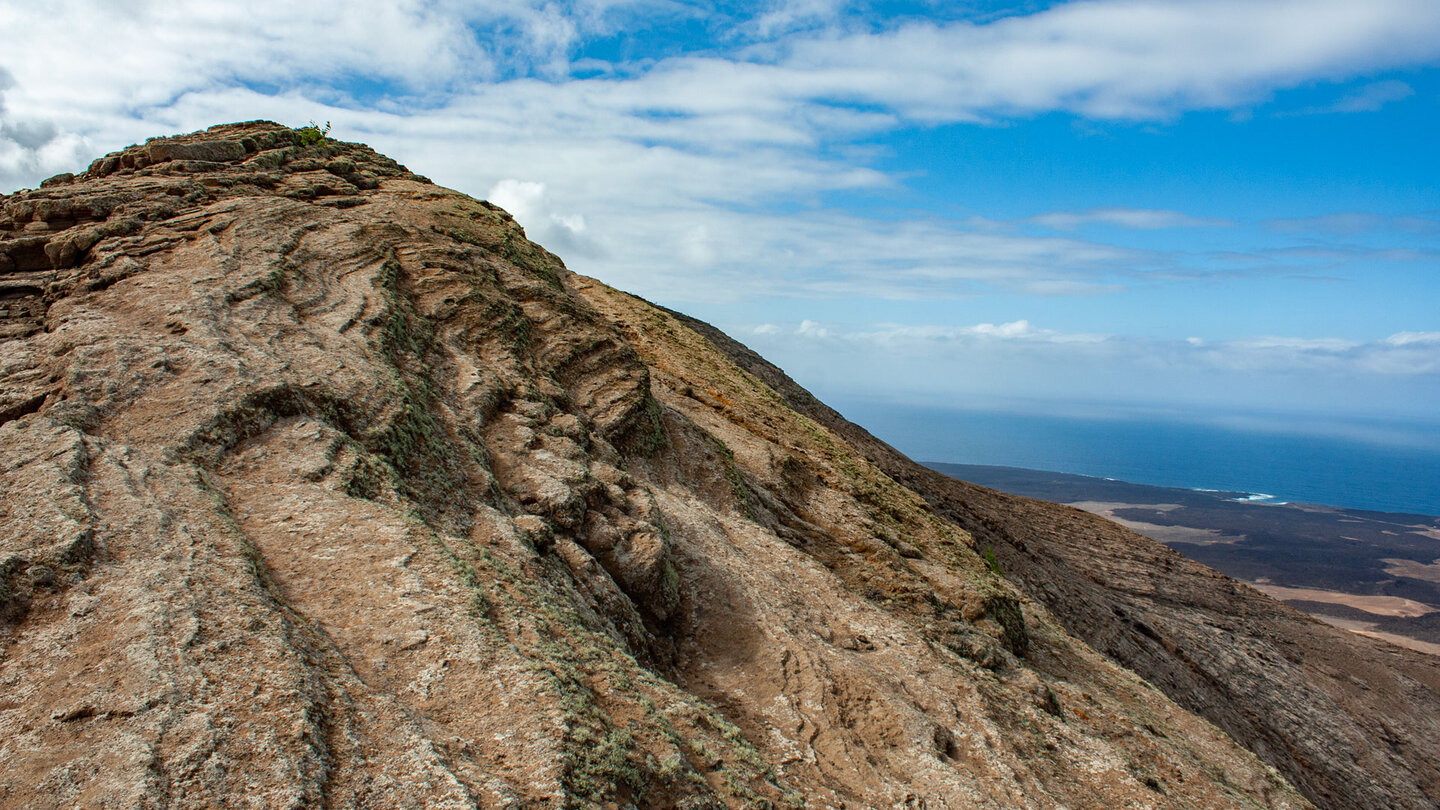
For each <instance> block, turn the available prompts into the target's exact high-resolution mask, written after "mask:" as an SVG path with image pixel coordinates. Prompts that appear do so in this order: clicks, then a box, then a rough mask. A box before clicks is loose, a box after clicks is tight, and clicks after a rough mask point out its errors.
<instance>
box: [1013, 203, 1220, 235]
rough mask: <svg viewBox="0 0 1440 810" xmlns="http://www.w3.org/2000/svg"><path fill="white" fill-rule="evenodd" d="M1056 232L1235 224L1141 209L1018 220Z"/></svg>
mask: <svg viewBox="0 0 1440 810" xmlns="http://www.w3.org/2000/svg"><path fill="white" fill-rule="evenodd" d="M1022 221H1024V222H1029V223H1033V224H1035V225H1043V226H1045V227H1047V228H1054V229H1055V230H1060V231H1073V230H1076V229H1078V228H1081V227H1084V226H1086V225H1114V226H1116V227H1120V228H1133V229H1136V230H1147V231H1148V230H1160V229H1163V228H1223V227H1228V226H1231V225H1234V224H1235V223H1233V222H1231V221H1229V220H1226V219H1214V218H1209V217H1194V216H1190V215H1189V214H1182V213H1181V212H1179V211H1163V210H1155V209H1142V208H1092V209H1090V210H1088V211H1052V212H1050V213H1048V214H1037V215H1035V216H1033V217H1027V218H1026V219H1024V220H1022Z"/></svg>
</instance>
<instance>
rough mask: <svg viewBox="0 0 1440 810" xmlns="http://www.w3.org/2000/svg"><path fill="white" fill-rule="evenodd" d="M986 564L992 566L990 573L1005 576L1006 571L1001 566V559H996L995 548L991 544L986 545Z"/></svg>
mask: <svg viewBox="0 0 1440 810" xmlns="http://www.w3.org/2000/svg"><path fill="white" fill-rule="evenodd" d="M985 564H986V565H988V566H990V573H992V574H994V575H996V576H999V577H1003V576H1005V572H1004V571H1003V570H1001V568H1000V561H999V560H997V559H995V549H994V548H993V547H991V546H986V547H985Z"/></svg>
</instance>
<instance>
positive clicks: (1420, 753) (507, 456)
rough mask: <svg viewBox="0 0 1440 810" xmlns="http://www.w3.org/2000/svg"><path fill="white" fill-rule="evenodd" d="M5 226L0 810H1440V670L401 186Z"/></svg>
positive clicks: (105, 173) (325, 142) (305, 174)
mask: <svg viewBox="0 0 1440 810" xmlns="http://www.w3.org/2000/svg"><path fill="white" fill-rule="evenodd" d="M0 204H3V214H0V359H3V363H0V762H3V763H4V767H3V768H0V808H22V807H23V808H62V807H63V808H70V807H77V806H80V807H137V808H138V807H156V808H158V807H167V808H191V807H196V808H198V807H215V806H235V807H266V808H282V807H283V808H308V807H327V808H330V807H334V808H360V807H367V808H390V807H455V808H467V807H487V808H488V807H517V808H519V807H536V808H539V807H616V808H619V807H646V808H649V807H656V808H659V807H691V808H700V807H707V808H708V807H837V808H838V807H849V808H862V807H884V808H889V807H906V808H932V809H933V808H946V807H949V808H959V807H966V808H970V807H976V808H1059V807H1067V808H1105V809H1106V810H1108V809H1109V808H1118V807H1175V808H1225V807H1236V808H1239V807H1245V808H1256V807H1263V808H1277V810H1278V809H1279V808H1303V807H1309V806H1312V802H1313V803H1314V805H1318V806H1321V807H1327V808H1328V807H1334V808H1351V807H1356V808H1359V807H1370V808H1373V807H1407V808H1424V807H1433V806H1436V802H1437V799H1440V774H1437V765H1436V763H1435V761H1434V759H1433V753H1434V750H1435V748H1436V746H1437V744H1440V668H1437V667H1436V666H1435V664H1434V662H1433V661H1431V660H1429V659H1426V658H1425V657H1423V656H1421V655H1419V654H1417V653H1411V652H1408V651H1404V650H1399V649H1397V648H1392V647H1389V646H1386V645H1383V644H1381V643H1378V642H1375V641H1372V640H1369V639H1365V638H1362V637H1359V636H1353V635H1348V634H1345V633H1342V632H1341V631H1337V630H1333V629H1331V628H1328V627H1326V626H1324V625H1320V624H1319V623H1317V622H1314V621H1312V620H1309V619H1307V618H1305V617H1303V616H1301V615H1300V614H1298V613H1296V612H1295V611H1292V610H1290V609H1289V608H1286V607H1285V606H1283V605H1281V604H1279V603H1277V602H1274V601H1272V600H1269V599H1268V598H1266V597H1264V596H1262V595H1260V594H1258V593H1255V592H1253V591H1250V590H1249V589H1247V588H1245V587H1244V586H1241V585H1239V584H1238V583H1236V582H1234V581H1232V580H1229V579H1227V578H1225V577H1223V576H1220V575H1219V574H1216V573H1215V572H1213V571H1211V570H1209V569H1206V568H1203V567H1201V566H1199V565H1196V564H1193V563H1190V562H1188V561H1186V560H1184V559H1183V558H1181V557H1179V556H1178V555H1176V554H1175V553H1173V552H1171V551H1169V550H1168V549H1166V548H1164V547H1163V546H1160V545H1158V544H1155V543H1153V542H1151V541H1149V540H1146V539H1145V538H1142V537H1140V536H1138V535H1135V534H1133V533H1131V532H1129V531H1127V530H1125V529H1122V528H1120V527H1118V526H1115V525H1114V524H1110V523H1107V522H1105V521H1103V520H1101V519H1098V518H1095V517H1093V516H1090V515H1087V514H1084V513H1081V512H1078V511H1077V510H1073V509H1068V508H1065V507H1060V506H1054V505H1050V504H1043V503H1040V502H1035V501H1028V500H1025V499H1019V498H1010V497H1007V496H1003V495H1000V494H998V493H995V492H992V491H989V490H983V489H980V488H978V487H972V486H970V485H966V484H962V483H960V482H956V481H952V480H950V479H945V478H943V477H942V476H939V475H938V474H936V473H933V472H930V471H928V470H925V469H924V468H921V467H918V466H917V465H914V464H913V463H912V462H910V461H909V460H908V459H905V458H903V457H902V456H900V455H899V454H898V453H896V452H895V451H893V450H892V449H890V448H888V447H887V446H885V445H884V444H882V443H880V442H879V441H877V440H875V439H874V438H873V437H871V436H869V434H867V433H865V432H864V431H863V430H861V429H860V428H858V427H856V426H854V425H852V424H850V423H848V422H845V421H844V420H843V419H842V418H841V417H840V416H839V415H838V414H836V413H835V412H834V411H831V410H829V409H828V408H826V407H825V406H823V405H822V404H821V403H819V402H818V401H816V400H815V399H814V398H813V397H811V396H810V395H809V394H808V393H806V392H805V391H804V390H803V389H801V388H799V387H798V386H797V385H795V384H794V383H793V382H792V381H790V380H789V379H788V378H787V377H785V376H784V375H783V373H781V372H780V371H779V370H778V369H776V368H774V367H773V366H771V365H769V364H768V363H765V361H764V360H762V359H761V358H759V357H758V356H755V355H754V354H753V353H750V352H749V351H748V350H747V349H745V348H744V347H743V346H740V345H739V344H737V343H735V342H734V341H732V340H730V339H729V338H727V337H725V336H724V335H723V334H721V333H719V332H718V331H716V330H714V329H713V328H711V327H709V326H707V325H705V324H702V323H699V322H697V321H694V320H691V319H689V318H686V317H685V316H682V315H679V314H677V313H673V312H670V311H667V310H664V309H662V308H659V307H656V306H653V305H651V304H648V303H646V302H645V301H643V300H641V299H638V298H636V297H634V296H631V295H627V294H625V293H622V292H619V291H616V290H614V289H611V288H609V287H607V286H605V285H604V284H601V283H599V282H597V281H594V280H592V279H588V278H585V277H582V276H579V275H576V274H574V273H571V272H570V271H568V270H567V269H566V268H565V266H564V265H563V264H562V263H561V261H560V260H559V259H558V258H556V257H555V256H553V255H551V254H550V253H548V252H547V251H545V250H544V249H543V248H541V247H539V246H537V245H535V244H533V243H531V242H530V241H529V240H527V239H526V238H525V234H524V231H523V230H522V229H521V228H520V226H519V225H517V224H516V223H515V222H514V220H513V219H512V218H511V217H510V216H509V215H508V214H506V213H505V212H504V211H501V210H499V209H498V208H496V207H495V206H493V205H490V204H488V203H485V202H482V201H477V200H474V199H472V198H470V197H467V196H465V195H463V194H460V193H457V192H454V191H450V190H447V189H444V188H440V187H438V186H436V185H434V184H432V183H431V182H430V181H428V180H426V179H425V178H423V177H419V176H417V175H414V174H412V173H411V172H409V171H407V170H406V169H405V168H404V167H402V166H400V165H399V164H397V163H396V162H394V161H393V160H390V159H388V158H385V157H383V156H381V155H378V154H376V153H375V152H374V151H372V150H370V149H368V148H367V147H364V146H360V145H356V144H347V143H339V142H336V141H333V140H330V139H328V138H324V137H322V136H321V133H319V132H318V131H316V130H309V129H306V130H292V129H289V128H287V127H283V126H280V125H277V124H272V123H268V122H252V123H246V124H231V125H224V126H218V127H213V128H211V129H209V130H207V131H205V132H200V133H194V134H191V135H186V136H181V137H176V138H164V139H155V140H151V141H150V142H148V143H146V144H144V145H140V146H133V147H130V148H128V149H126V150H124V151H122V152H119V153H116V154H112V155H109V156H106V157H104V158H102V159H100V160H97V161H96V162H95V163H94V164H92V165H91V166H90V168H89V169H88V170H87V171H85V172H84V173H82V174H79V175H74V176H71V175H62V176H59V177H56V178H52V179H51V180H48V181H46V182H45V183H44V184H43V185H42V187H41V188H40V189H38V190H33V191H23V192H19V193H16V194H14V195H10V196H6V197H3V198H0ZM987 557H988V560H987ZM1267 763H1268V764H1267ZM1277 769H1278V770H1277ZM1287 780H1288V781H1287ZM1292 784H1293V785H1294V786H1295V787H1292ZM1296 788H1298V789H1299V790H1298V791H1297V790H1296ZM1302 794H1303V795H1302Z"/></svg>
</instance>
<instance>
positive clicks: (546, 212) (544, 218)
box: [485, 178, 600, 257]
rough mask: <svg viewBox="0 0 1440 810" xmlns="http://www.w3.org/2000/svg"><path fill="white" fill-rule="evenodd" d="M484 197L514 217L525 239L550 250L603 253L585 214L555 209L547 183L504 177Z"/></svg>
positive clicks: (586, 254)
mask: <svg viewBox="0 0 1440 810" xmlns="http://www.w3.org/2000/svg"><path fill="white" fill-rule="evenodd" d="M485 198H486V199H487V200H489V201H490V202H492V203H495V204H496V205H498V206H500V207H501V208H504V209H505V210H506V211H508V212H509V213H510V215H511V216H513V217H515V221H516V222H518V223H520V226H521V227H523V228H525V229H526V236H528V237H529V238H530V239H532V240H534V241H536V242H540V243H541V244H544V245H547V246H549V249H551V250H554V251H559V252H561V253H562V254H563V253H574V254H576V255H578V256H587V257H593V256H596V255H599V253H600V249H599V247H598V245H596V244H595V242H594V240H592V239H591V238H590V234H589V233H587V229H586V225H585V217H584V215H582V214H573V213H572V214H559V213H556V212H555V211H554V210H552V207H551V206H552V203H551V200H550V199H549V196H548V195H547V194H546V193H545V184H544V183H535V182H530V181H525V180H515V179H512V178H505V179H503V180H500V181H499V182H497V183H496V184H495V185H493V186H491V187H490V191H489V193H488V194H486V195H485Z"/></svg>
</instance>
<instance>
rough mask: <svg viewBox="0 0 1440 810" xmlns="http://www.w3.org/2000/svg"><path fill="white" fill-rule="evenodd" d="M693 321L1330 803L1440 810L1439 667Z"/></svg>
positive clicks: (1020, 574) (1043, 592)
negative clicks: (840, 399)
mask: <svg viewBox="0 0 1440 810" xmlns="http://www.w3.org/2000/svg"><path fill="white" fill-rule="evenodd" d="M686 322H687V324H688V325H690V326H691V327H692V328H694V329H697V330H699V331H700V332H701V333H702V334H704V335H705V336H706V337H707V338H709V339H710V340H712V341H714V342H715V345H717V346H718V347H720V348H721V349H722V350H723V351H725V352H726V354H727V355H728V356H729V357H731V358H732V359H733V360H734V361H735V362H736V363H737V364H738V365H740V366H741V367H742V368H744V369H746V370H747V371H749V372H750V373H752V374H754V375H755V376H756V377H758V378H759V379H761V380H763V381H764V382H765V383H766V384H767V385H769V386H770V387H771V388H773V389H774V390H775V391H777V392H779V393H780V394H781V396H783V397H785V399H786V401H787V402H788V403H789V404H790V405H791V406H792V407H794V408H795V409H796V410H797V411H799V412H800V413H803V414H805V415H807V416H809V417H810V418H812V419H814V420H815V421H816V422H817V423H819V424H822V425H824V426H825V427H827V428H828V429H830V430H832V431H834V432H835V434H836V435H837V436H839V437H841V438H843V439H844V440H845V441H846V442H848V443H849V444H850V445H851V446H852V447H854V448H855V449H856V450H857V451H858V452H860V453H861V454H862V455H864V456H865V457H866V458H867V459H868V460H870V461H871V462H872V463H874V464H875V465H876V466H877V467H878V468H879V469H881V470H883V471H884V472H885V473H886V474H887V475H889V476H890V477H891V478H892V479H893V480H895V481H896V482H898V483H900V484H903V485H904V486H906V487H908V488H909V489H910V490H911V491H913V492H915V493H917V494H919V495H921V496H923V497H924V498H925V499H926V501H927V502H928V503H929V504H930V505H931V506H932V507H933V508H934V509H935V512H936V514H937V515H939V516H941V517H943V518H945V519H948V520H952V521H954V523H955V524H956V525H958V526H960V527H962V528H964V529H966V530H967V531H969V532H970V533H971V534H972V537H973V538H974V542H975V545H976V547H977V548H981V549H987V548H988V549H991V550H993V553H994V555H995V557H996V559H997V562H998V563H999V564H1000V567H1001V569H1002V570H1003V571H1004V572H1005V574H1006V575H1007V577H1008V578H1009V579H1010V580H1011V581H1013V582H1014V583H1015V584H1016V585H1018V586H1019V587H1020V588H1021V589H1022V590H1023V591H1024V592H1025V593H1026V594H1027V595H1029V596H1030V597H1031V598H1033V599H1034V600H1035V601H1036V602H1037V603H1039V604H1043V605H1044V606H1045V607H1046V608H1048V609H1049V610H1050V611H1051V615H1053V616H1055V617H1056V618H1057V619H1058V620H1059V621H1060V622H1061V623H1062V624H1063V625H1064V626H1065V627H1066V628H1067V629H1068V630H1069V631H1070V632H1072V633H1074V634H1075V635H1077V636H1079V637H1080V638H1082V639H1084V640H1085V641H1086V642H1088V643H1089V644H1091V645H1092V646H1093V647H1094V649H1096V650H1099V651H1101V652H1103V653H1104V654H1106V655H1107V656H1109V657H1110V658H1111V659H1112V660H1114V661H1116V662H1118V663H1120V664H1122V665H1124V666H1125V667H1127V668H1129V669H1131V670H1133V671H1134V672H1135V673H1137V674H1138V675H1140V676H1141V677H1143V678H1145V679H1146V680H1147V681H1149V682H1150V683H1151V684H1153V685H1155V686H1156V687H1158V688H1160V689H1161V690H1163V691H1164V692H1165V693H1166V694H1167V695H1169V696H1170V697H1171V698H1172V699H1173V700H1175V701H1176V702H1177V703H1179V704H1180V705H1181V706H1184V707H1186V708H1187V709H1190V710H1191V711H1194V712H1196V713H1197V714H1200V715H1202V716H1204V717H1205V718H1207V719H1209V720H1210V721H1211V722H1213V723H1215V724H1216V725H1218V726H1219V727H1220V728H1223V729H1225V730H1226V731H1227V732H1229V733H1230V734H1231V735H1232V736H1233V737H1234V738H1235V739H1236V740H1238V741H1240V742H1241V743H1243V744H1244V745H1245V746H1246V747H1248V748H1249V749H1250V750H1252V751H1254V752H1255V753H1256V754H1258V755H1259V756H1260V757H1261V758H1262V759H1264V760H1265V761H1266V762H1269V763H1270V764H1271V765H1274V766H1275V767H1276V768H1278V769H1279V770H1280V772H1281V773H1283V774H1285V776H1286V777H1287V778H1288V779H1289V780H1290V781H1291V782H1292V783H1293V784H1294V785H1295V786H1296V787H1297V788H1299V789H1300V791H1301V792H1302V793H1304V794H1305V795H1306V797H1307V798H1309V799H1310V800H1312V801H1313V802H1315V804H1316V805H1318V806H1320V807H1325V808H1347V809H1351V808H1353V810H1370V809H1371V808H1381V807H1384V808H1401V807H1403V808H1435V807H1440V760H1437V759H1436V758H1435V756H1434V752H1435V751H1436V750H1437V748H1440V662H1437V659H1436V658H1435V657H1433V656H1429V655H1426V654H1424V653H1421V652H1417V651H1415V650H1411V649H1403V648H1401V647H1397V646H1395V645H1392V644H1389V643H1387V642H1385V641H1383V640H1381V639H1377V638H1371V637H1367V636H1363V635H1359V634H1356V633H1351V632H1346V631H1345V630H1342V629H1339V628H1336V627H1332V626H1330V625H1328V624H1325V623H1322V622H1320V621H1319V620H1317V619H1315V618H1312V617H1310V616H1307V615H1305V614H1303V613H1301V612H1299V611H1297V610H1295V609H1293V608H1290V607H1288V606H1286V605H1283V604H1282V603H1280V602H1277V601H1275V600H1273V599H1271V598H1269V597H1267V596H1265V595H1264V594H1262V593H1260V592H1258V591H1256V590H1254V589H1253V588H1250V587H1247V586H1245V585H1243V584H1241V583H1239V582H1237V581H1235V580H1233V579H1230V578H1229V577H1226V576H1224V575H1222V574H1220V573H1219V572H1217V571H1214V570H1213V569H1210V568H1207V567H1205V566H1203V565H1200V564H1199V563H1196V562H1193V561H1191V560H1188V559H1186V558H1185V557H1183V556H1181V555H1180V554H1179V553H1177V552H1175V551H1173V550H1171V549H1170V548H1168V547H1166V546H1164V545H1162V544H1160V543H1157V542H1155V541H1154V540H1151V539H1150V538H1148V537H1145V536H1143V535H1140V534H1138V533H1136V532H1134V531H1131V530H1129V529H1126V528H1124V527H1122V526H1118V525H1116V524H1115V523H1112V522H1110V521H1107V520H1105V519H1104V518H1101V517H1099V516H1097V515H1094V514H1091V513H1089V512H1084V511H1081V510H1079V509H1075V508H1072V507H1067V506H1061V505H1058V504H1052V503H1046V502H1043V501H1037V500H1033V499H1030V498H1023V497H1019V496H1014V495H1006V494H1004V493H1000V492H996V491H994V490H991V489H986V488H984V487H979V486H975V485H974V484H968V483H965V482H963V481H957V480H955V479H953V478H949V477H947V476H944V475H941V474H940V473H938V472H936V471H934V470H931V469H929V468H927V467H923V466H921V465H919V464H916V463H915V462H913V461H911V460H910V459H908V458H905V457H904V456H902V455H900V454H899V453H898V452H896V451H895V450H894V449H893V448H891V447H890V446H889V445H886V444H885V443H883V442H881V441H880V440H878V439H876V438H875V437H873V436H871V435H870V434H869V433H868V432H866V431H865V430H864V429H863V428H861V427H859V426H858V425H854V424H852V423H850V422H847V421H846V420H845V419H844V418H843V417H842V416H840V414H838V413H836V412H835V411H834V410H832V409H830V408H828V407H826V406H825V405H824V404H823V403H821V402H820V401H818V400H816V399H815V398H814V397H813V396H812V395H811V394H810V393H809V392H807V391H805V390H804V389H803V388H801V387H800V386H798V385H796V384H795V382H794V381H793V380H791V379H790V378H789V377H787V376H785V374H784V372H782V371H780V370H779V369H778V368H775V367H774V366H772V365H770V364H769V363H767V362H766V361H765V360H764V359H763V358H761V357H760V356H759V355H757V354H755V353H754V352H752V351H750V350H749V349H747V348H745V347H744V346H742V345H740V344H739V343H737V342H735V341H734V340H731V339H730V338H728V337H726V336H725V335H724V334H723V333H720V332H719V331H718V330H716V329H714V328H713V327H710V326H708V325H706V324H703V323H701V322H699V321H694V320H693V319H686Z"/></svg>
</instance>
